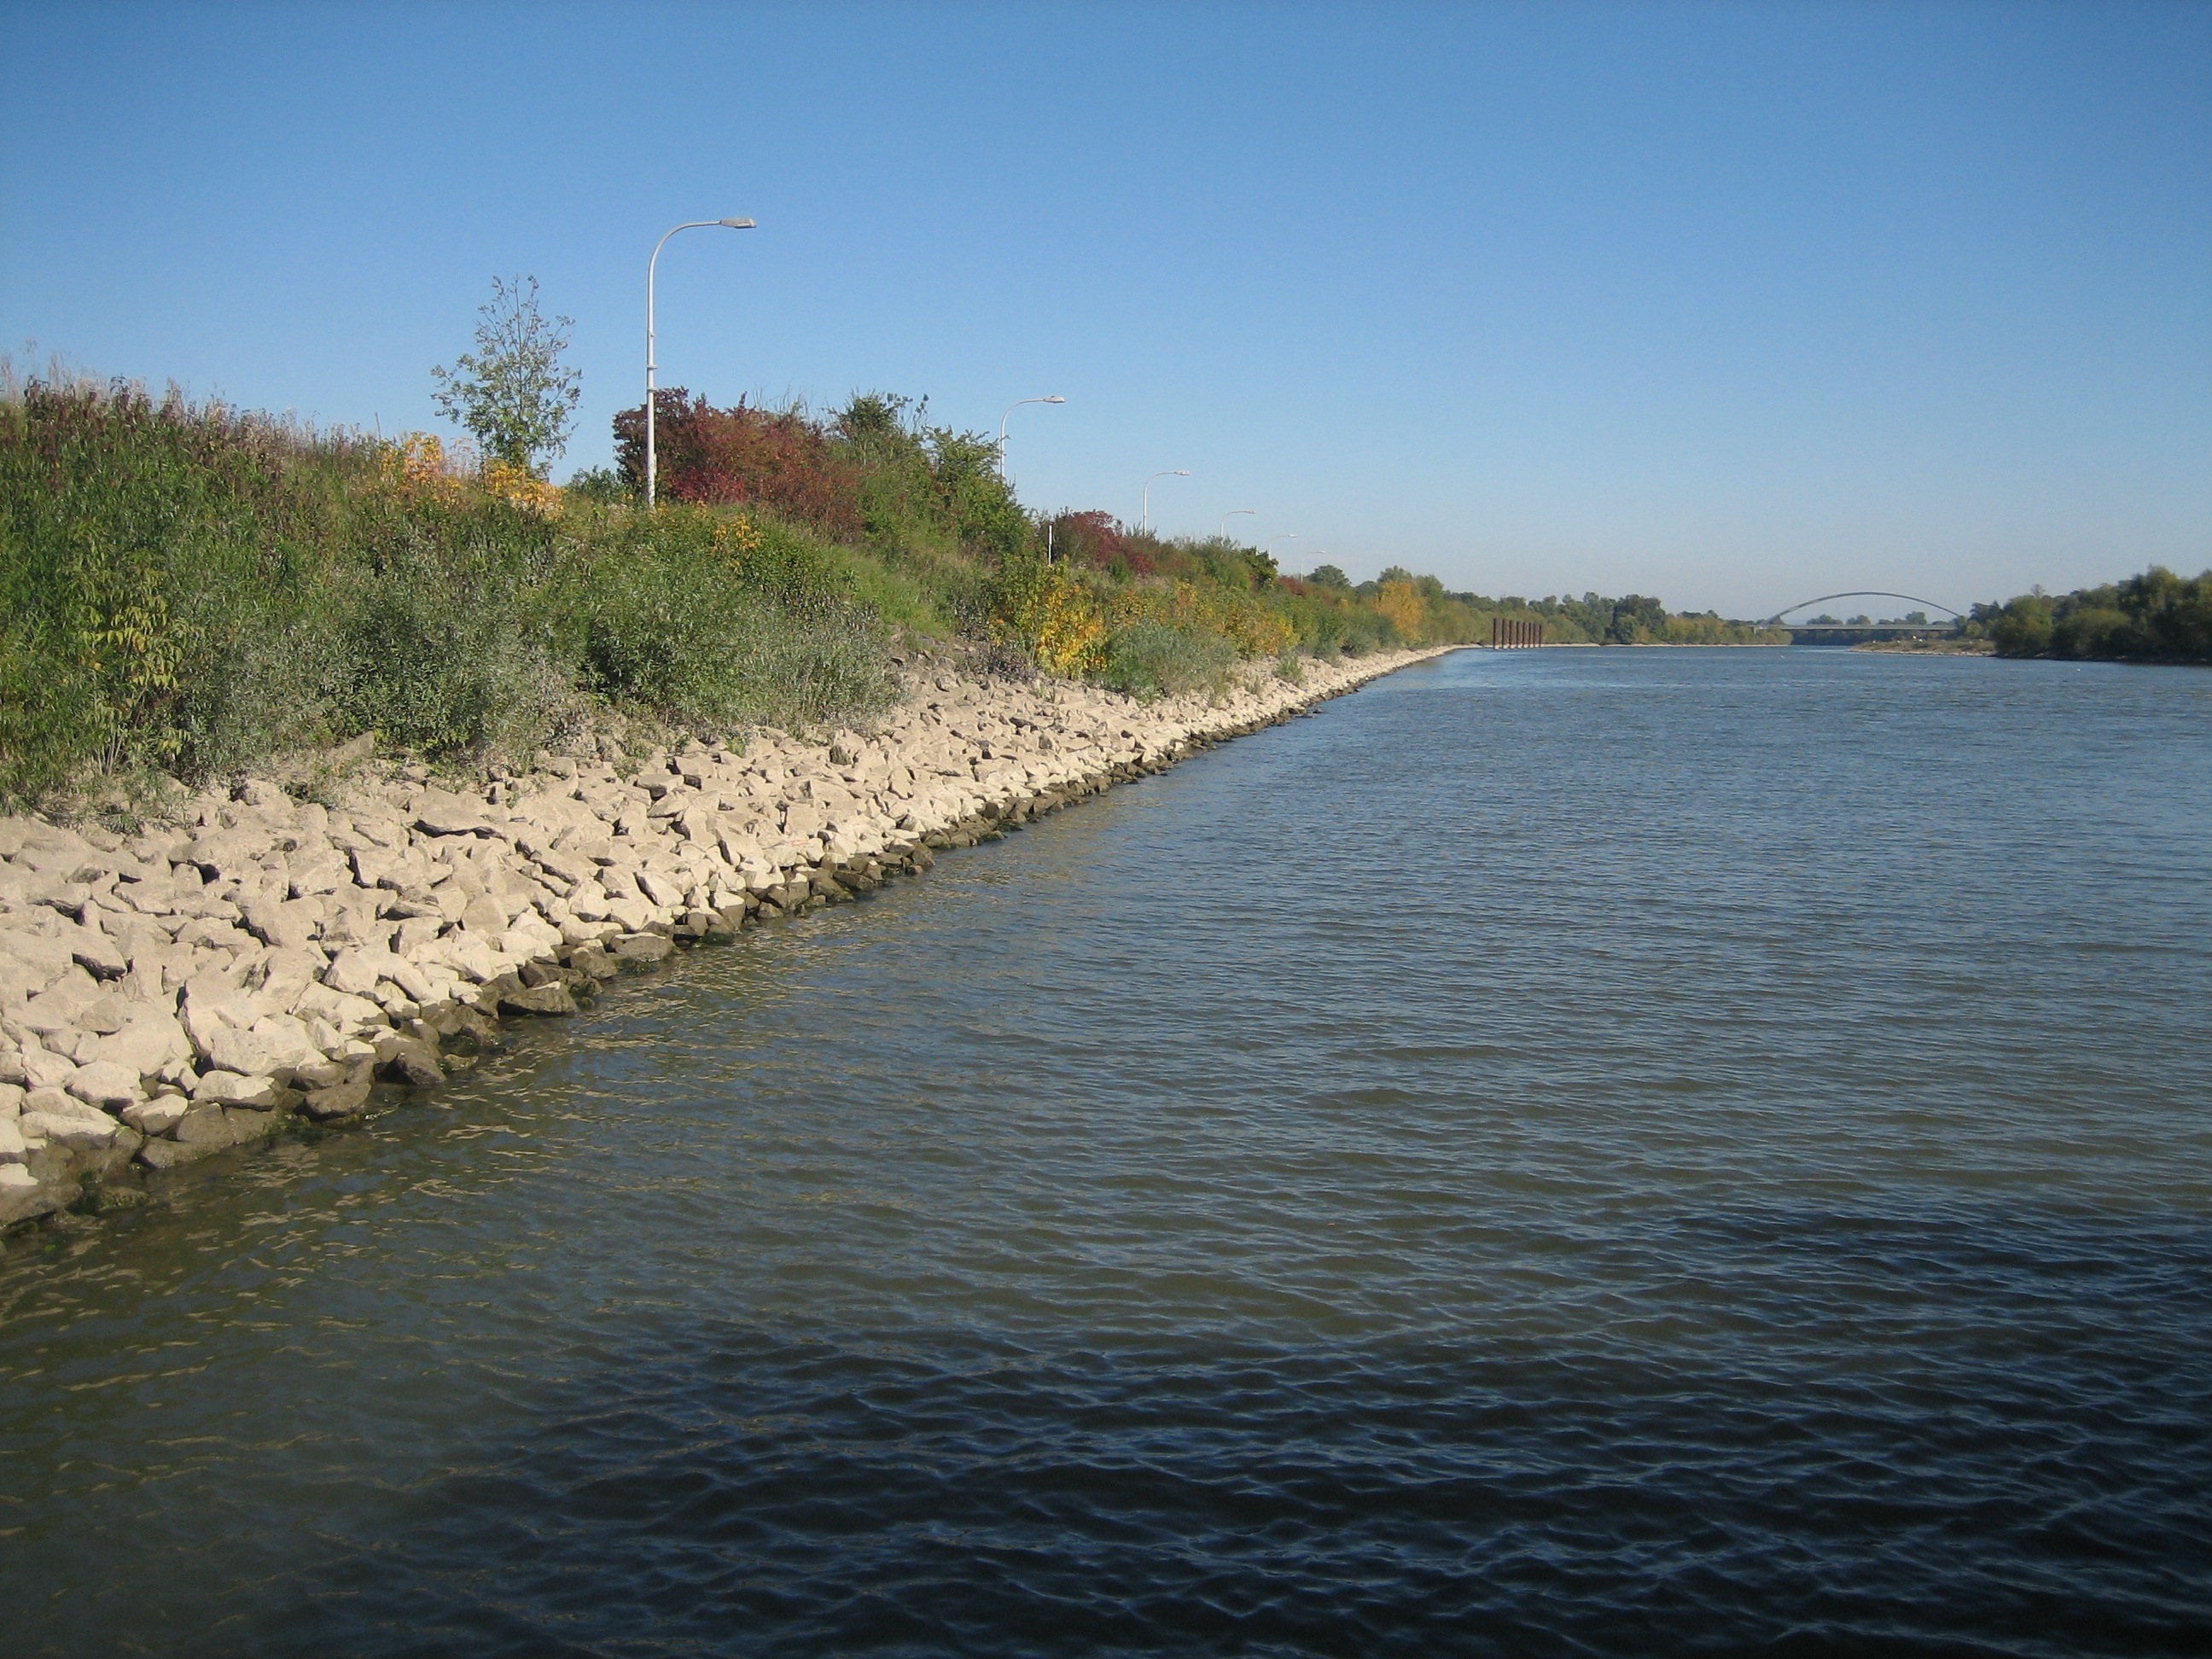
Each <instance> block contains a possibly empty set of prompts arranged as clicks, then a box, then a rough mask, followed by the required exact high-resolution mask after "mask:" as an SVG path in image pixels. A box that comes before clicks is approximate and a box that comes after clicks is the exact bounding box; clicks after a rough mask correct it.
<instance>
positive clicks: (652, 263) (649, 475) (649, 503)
mask: <svg viewBox="0 0 2212 1659" xmlns="http://www.w3.org/2000/svg"><path fill="white" fill-rule="evenodd" d="M715 225H720V226H722V227H723V228H725V229H728V230H751V229H753V228H754V225H753V222H752V221H751V220H750V219H693V220H690V222H686V223H684V224H680V225H678V226H677V227H676V230H671V231H670V232H669V233H668V234H667V235H665V236H663V237H662V238H661V239H660V240H659V241H657V242H655V243H654V244H653V257H652V258H650V259H647V261H646V262H645V505H646V507H647V510H648V511H650V510H651V508H652V507H653V478H654V477H655V475H656V472H657V468H656V466H655V463H654V456H653V413H654V411H653V370H654V368H655V367H656V365H655V364H654V362H653V272H654V270H656V268H657V267H658V266H659V264H660V250H661V249H662V248H664V247H665V246H668V237H669V236H673V235H674V234H676V231H677V230H704V229H708V228H711V227H713V226H715Z"/></svg>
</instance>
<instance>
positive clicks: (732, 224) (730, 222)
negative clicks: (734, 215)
mask: <svg viewBox="0 0 2212 1659" xmlns="http://www.w3.org/2000/svg"><path fill="white" fill-rule="evenodd" d="M714 222H715V223H716V224H718V225H727V226H728V227H729V228H731V229H732V230H757V229H758V228H759V227H758V226H757V225H756V224H754V223H753V222H752V221H751V220H750V219H717V220H715V221H714Z"/></svg>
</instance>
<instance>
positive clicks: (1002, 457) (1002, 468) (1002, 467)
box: [999, 392, 1067, 478]
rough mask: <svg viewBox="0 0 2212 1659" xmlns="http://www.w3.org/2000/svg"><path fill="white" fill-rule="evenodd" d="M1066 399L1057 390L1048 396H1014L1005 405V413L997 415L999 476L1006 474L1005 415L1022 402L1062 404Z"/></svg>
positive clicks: (1017, 407) (1008, 414) (1009, 413)
mask: <svg viewBox="0 0 2212 1659" xmlns="http://www.w3.org/2000/svg"><path fill="white" fill-rule="evenodd" d="M1066 401H1067V399H1066V398H1063V397H1061V396H1060V394H1059V393H1058V392H1054V393H1053V395H1052V396H1051V397H1049V398H1016V399H1015V400H1014V401H1013V402H1012V403H1010V404H1007V405H1006V414H1005V415H1001V416H999V477H1001V478H1004V477H1006V420H1007V417H1008V416H1011V415H1012V413H1013V412H1014V411H1015V410H1018V409H1019V408H1020V407H1021V406H1022V405H1023V404H1064V403H1066Z"/></svg>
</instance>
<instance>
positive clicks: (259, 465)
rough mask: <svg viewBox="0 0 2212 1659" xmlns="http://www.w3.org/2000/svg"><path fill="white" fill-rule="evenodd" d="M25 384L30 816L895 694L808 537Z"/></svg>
mask: <svg viewBox="0 0 2212 1659" xmlns="http://www.w3.org/2000/svg"><path fill="white" fill-rule="evenodd" d="M4 390H5V393H6V395H5V396H4V397H0V599H4V610H5V620H4V623H0V795H4V796H5V798H6V799H7V800H8V801H9V803H10V804H11V805H12V804H21V803H22V802H25V801H27V800H31V799H37V798H39V797H40V796H42V795H44V794H46V793H49V792H51V791H53V790H55V789H57V788H58V787H62V786H64V785H66V784H69V783H70V782H71V781H73V780H76V779H79V778H81V777H82V775H84V774H85V773H87V772H88V770H90V771H106V772H113V771H116V770H118V769H125V768H128V767H134V766H159V767H163V768H167V769H173V770H175V771H178V772H179V773H182V774H184V775H187V776H204V775H212V774H219V773H222V772H224V771H227V770H230V769H237V768H240V767H243V766H246V765H248V764H251V763H253V762H255V761H257V760H258V759H260V758H262V757H265V756H267V755H268V754H270V752H271V751H273V750H280V749H285V748H290V747H295V746H301V745H306V744H317V743H322V742H326V741H330V740H332V739H338V738H348V737H350V736H353V735H355V734H356V733H357V732H363V731H374V732H376V733H378V735H379V736H380V738H383V739H384V740H386V742H388V743H391V744H396V745H399V746H403V747H406V748H410V749H416V750H422V751H425V752H429V753H434V754H442V755H459V756H469V757H488V756H491V755H495V754H501V753H507V754H516V753H522V752H526V751H527V750H529V749H530V748H532V747H533V746H534V745H536V744H539V743H541V742H543V741H544V740H545V739H546V738H549V737H550V736H556V735H558V734H559V733H560V732H562V728H563V727H564V726H571V727H573V726H579V725H580V724H582V723H584V722H586V721H587V720H589V718H590V717H591V714H592V709H593V708H595V707H598V706H605V705H614V706H619V707H626V708H635V710H637V711H639V712H641V713H645V714H650V715H652V716H653V717H655V718H657V719H659V720H664V721H671V722H677V723H682V724H687V725H695V726H729V725H732V724H735V723H738V722H740V721H744V720H767V721H774V722H778V723H799V724H806V723H812V722H817V721H826V720H841V719H851V718H856V717H859V716H860V715H863V714H866V713H867V712H868V711H870V710H872V709H874V708H879V707H881V706H883V705H884V703H885V702H887V701H888V700H889V697H890V678H889V674H888V661H887V653H888V640H887V636H886V632H885V629H884V624H883V623H882V622H881V620H880V617H879V613H878V611H877V610H876V609H875V608H873V607H872V606H871V605H868V604H867V603H866V602H865V601H864V599H862V597H861V596H860V594H859V593H858V592H856V591H855V590H856V588H857V586H858V584H857V583H855V582H854V580H852V575H851V573H850V571H849V570H848V569H847V568H844V567H843V566H842V563H841V558H840V555H839V554H838V552H837V550H835V549H832V548H829V547H828V546H825V545H823V544H818V543H817V542H814V541H812V540H811V539H810V538H807V537H805V535H804V534H803V533H802V532H795V531H791V530H787V529H786V528H784V527H782V526H772V527H767V528H763V529H762V530H755V529H753V528H751V527H750V526H741V533H739V534H737V535H735V536H733V535H732V526H730V525H729V524H728V523H727V522H726V520H723V519H721V518H719V517H718V516H717V515H715V514H714V513H711V512H708V511H706V510H704V509H701V508H696V507H678V508H677V509H675V510H673V511H671V512H667V513H659V514H656V515H653V516H652V517H651V518H648V517H647V516H646V515H644V514H642V513H637V512H635V511H633V510H631V509H630V508H629V507H623V506H619V505H617V506H611V507H609V506H599V505H595V504H592V503H591V502H589V501H575V502H574V503H573V504H572V503H569V502H566V501H562V499H561V498H560V497H559V496H558V495H552V494H550V492H543V491H538V490H533V489H520V490H519V491H516V492H514V493H508V492H507V491H503V490H502V489H501V488H499V487H497V484H496V480H497V478H498V476H499V475H497V474H496V473H488V474H486V475H477V474H475V473H473V472H472V471H471V470H470V469H468V468H466V467H465V466H455V465H449V464H447V463H446V462H445V461H444V459H443V458H442V457H441V455H440V454H439V453H437V452H436V451H435V448H434V447H428V446H414V447H409V448H407V449H398V448H395V447H392V446H389V445H382V444H378V443H375V442H373V441H367V440H364V439H362V438H361V437H360V436H358V435H353V434H349V433H317V432H314V431H312V430H310V429H308V428H304V427H301V426H297V425H293V424H287V423H283V422H272V421H270V420H267V419H264V418H261V417H256V416H243V415H240V414H237V413H235V412H234V411H232V410H227V409H224V408H222V407H221V406H220V405H217V404H205V403H202V404H194V403H191V402H188V401H187V400H185V399H184V398H180V397H179V396H176V395H174V394H172V395H170V396H168V397H166V398H159V399H156V398H152V397H150V396H149V395H148V394H147V393H146V392H143V390H141V389H139V388H137V387H136V386H126V385H119V384H118V385H113V386H92V385H86V384H83V383H82V382H73V381H70V380H63V379H58V378H48V379H46V380H30V381H18V382H15V383H14V384H12V385H10V386H7V387H5V388H4ZM486 477H491V478H492V479H493V480H494V481H495V482H493V483H487V482H485V478H486ZM549 495H550V499H549Z"/></svg>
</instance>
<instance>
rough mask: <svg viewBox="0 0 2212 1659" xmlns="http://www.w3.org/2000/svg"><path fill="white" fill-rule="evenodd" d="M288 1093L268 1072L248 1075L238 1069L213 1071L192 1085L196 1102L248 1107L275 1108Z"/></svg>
mask: <svg viewBox="0 0 2212 1659" xmlns="http://www.w3.org/2000/svg"><path fill="white" fill-rule="evenodd" d="M287 1092H289V1091H286V1090H285V1089H284V1088H283V1085H281V1084H279V1083H278V1082H277V1081H276V1079H275V1078H274V1077H272V1076H270V1074H269V1073H265V1072H264V1073H256V1074H254V1075H253V1076H251V1077H248V1076H245V1075H243V1074H241V1073H237V1072H222V1071H216V1072H210V1073H207V1074H206V1075H205V1076H204V1077H202V1078H201V1079H199V1080H198V1081H197V1083H195V1084H193V1085H192V1102H193V1103H194V1104H195V1105H200V1104H211V1105H216V1106H249V1107H254V1108H257V1109H264V1110H266V1109H274V1108H275V1106H276V1104H277V1103H278V1101H279V1100H280V1099H281V1098H282V1097H283V1095H284V1094H286V1093H287Z"/></svg>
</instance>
